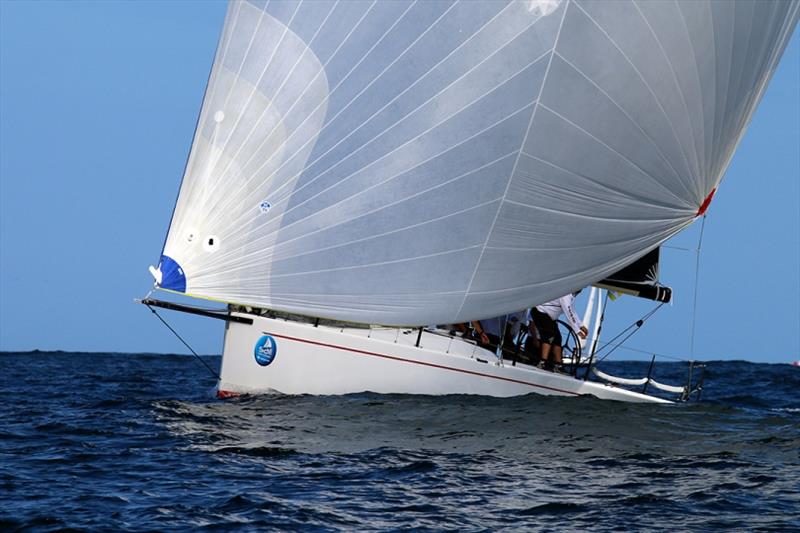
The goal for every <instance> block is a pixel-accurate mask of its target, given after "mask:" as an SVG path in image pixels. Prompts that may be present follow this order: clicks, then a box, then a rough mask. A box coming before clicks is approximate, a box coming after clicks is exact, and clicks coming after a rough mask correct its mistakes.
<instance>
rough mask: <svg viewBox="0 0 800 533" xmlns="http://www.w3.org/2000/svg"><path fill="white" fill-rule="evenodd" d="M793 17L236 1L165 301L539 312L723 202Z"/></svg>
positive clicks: (563, 4) (186, 184)
mask: <svg viewBox="0 0 800 533" xmlns="http://www.w3.org/2000/svg"><path fill="white" fill-rule="evenodd" d="M797 18H798V3H797V2H767V1H742V2H709V1H703V0H692V1H687V2H680V1H679V2H631V1H618V2H612V1H607V0H604V1H602V2H592V1H573V0H564V1H560V0H532V1H525V2H510V3H508V2H498V1H490V2H477V1H469V2H437V1H424V2H422V1H420V2H402V1H392V2H365V1H360V0H359V1H339V2H325V1H302V2H295V1H270V2H267V3H264V2H241V1H235V2H232V3H231V4H230V5H229V7H228V12H227V15H226V18H225V23H224V28H223V32H222V36H221V39H220V43H219V46H218V49H217V53H216V57H215V59H214V63H213V68H212V72H211V75H210V78H209V82H208V87H207V90H206V95H205V99H204V101H203V106H202V110H201V113H200V118H199V122H198V126H197V130H196V133H195V137H194V141H193V144H192V149H191V154H190V157H189V161H188V164H187V167H186V170H185V174H184V177H183V181H182V184H181V188H180V194H179V197H178V200H177V205H176V207H175V210H174V213H173V217H172V221H171V225H170V228H169V233H168V237H167V240H166V243H165V246H164V250H163V257H162V262H161V265H160V270H158V271H156V272H155V275H156V278H157V281H158V282H159V284H160V286H161V287H162V288H166V289H172V290H178V291H183V292H186V293H188V294H191V295H193V296H199V297H206V298H212V299H216V300H221V301H225V302H237V303H244V304H250V305H255V306H262V307H268V308H274V309H279V310H283V311H290V312H296V313H302V314H307V315H314V316H322V317H332V318H337V319H346V320H352V321H358V322H371V323H383V324H406V325H420V324H431V323H449V322H457V321H463V320H467V319H474V318H483V317H488V316H496V315H499V314H501V313H505V312H508V311H513V310H518V309H522V308H526V307H528V306H530V305H532V304H536V303H540V302H542V301H546V300H549V299H552V298H555V297H558V296H561V295H563V294H565V293H567V292H569V291H572V290H574V289H577V288H579V287H582V286H585V285H588V284H590V283H592V282H596V281H598V280H600V279H602V278H604V277H606V276H607V275H609V274H611V273H612V272H615V271H617V270H620V269H621V268H622V267H624V266H626V265H628V264H630V263H631V262H633V261H634V260H636V259H638V258H639V257H641V256H642V255H644V254H645V253H647V252H648V251H650V250H652V249H654V248H655V247H656V246H658V245H659V243H661V242H663V241H664V240H666V239H667V238H669V237H670V236H672V235H673V234H675V233H676V232H678V231H679V230H681V229H682V228H684V227H686V226H687V225H689V224H690V223H691V222H692V220H693V219H694V218H695V217H696V215H698V213H700V212H701V211H702V210H703V209H705V207H706V206H707V204H708V199H710V195H711V194H712V193H713V191H714V190H715V188H716V187H717V185H718V183H719V181H720V179H721V177H722V175H723V174H724V172H725V169H726V167H727V165H728V162H729V160H730V158H731V155H732V154H733V151H734V149H735V147H736V145H737V143H738V141H739V139H740V137H741V135H742V133H743V132H744V130H745V128H746V126H747V123H748V121H749V119H750V117H751V116H752V113H753V111H754V109H755V106H756V104H757V103H758V101H759V99H760V98H761V95H762V94H763V91H764V88H765V86H766V84H767V82H768V80H769V79H770V76H771V74H772V71H773V69H774V68H775V66H776V65H777V63H778V60H779V58H780V56H781V53H782V51H783V49H784V47H785V45H786V43H787V41H788V39H789V37H790V35H791V32H792V30H793V28H794V26H795V24H796V22H797Z"/></svg>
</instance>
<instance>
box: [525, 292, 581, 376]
mask: <svg viewBox="0 0 800 533" xmlns="http://www.w3.org/2000/svg"><path fill="white" fill-rule="evenodd" d="M580 292H581V291H577V292H574V293H572V294H567V295H565V296H562V297H561V298H557V299H555V300H552V301H549V302H547V303H544V304H542V305H537V306H536V307H534V308H533V309H531V318H532V319H533V323H534V324H535V326H536V329H537V330H538V332H539V354H540V356H541V359H542V362H541V363H540V364H543V366H544V368H546V369H548V370H555V369H556V367H560V365H561V342H562V339H561V332H560V331H558V324H557V323H556V320H558V317H559V316H561V315H562V314H564V315H565V316H566V317H567V321H568V322H569V324H570V326H571V327H572V329H573V330H574V331H575V332H576V333H577V334H578V336H579V337H580V338H582V339H585V338H586V334H587V333H588V330H587V329H586V326H584V325H583V322H582V321H581V319H580V318H579V317H578V313H576V312H575V308H574V305H575V297H576V296H577V295H578V293H580ZM551 355H552V357H551Z"/></svg>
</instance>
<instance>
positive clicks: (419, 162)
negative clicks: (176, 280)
mask: <svg viewBox="0 0 800 533" xmlns="http://www.w3.org/2000/svg"><path fill="white" fill-rule="evenodd" d="M534 104H535V103H530V104H527V105H525V106H524V107H522V108H520V109H517V110H515V111H514V112H512V113H510V114H509V115H507V116H504V117H502V118H500V119H499V120H497V121H496V122H494V123H492V124H490V125H489V126H487V127H485V128H483V129H481V130H480V131H478V132H476V133H474V134H472V135H470V136H469V137H467V138H466V139H463V140H462V141H460V142H458V143H457V144H454V145H452V146H450V147H448V148H447V150H444V151H442V152H438V153H436V154H434V155H433V156H430V157H427V158H425V159H422V160H419V161H417V162H415V164H414V165H413V166H411V167H409V168H405V169H403V170H402V171H400V172H397V173H395V174H394V175H392V176H390V177H388V178H386V179H385V180H383V181H381V182H379V183H376V184H374V185H371V186H370V187H368V188H366V189H363V190H361V191H359V192H358V193H356V194H355V195H353V196H351V197H348V198H345V199H343V200H340V201H338V202H336V203H333V204H331V205H328V206H326V207H325V208H323V209H322V210H320V211H317V212H316V213H314V214H315V215H317V214H319V213H321V212H324V211H326V210H331V209H335V208H336V207H338V206H339V205H340V204H342V203H343V202H346V201H350V200H352V198H354V197H357V196H359V195H361V194H364V193H365V192H368V191H369V190H372V189H374V188H376V187H379V186H381V185H383V184H385V183H387V182H389V181H391V180H393V179H396V178H398V177H400V176H403V175H404V174H405V173H407V172H409V171H411V170H413V169H415V168H418V167H420V166H422V165H424V164H425V163H427V162H429V161H432V160H434V159H436V158H438V157H440V156H441V155H442V154H444V153H447V152H450V151H452V150H454V149H456V148H458V147H460V146H462V145H464V144H466V143H468V142H469V141H471V140H473V139H475V138H477V137H480V136H481V135H482V134H483V133H485V132H487V131H489V130H491V129H492V128H494V127H496V126H498V125H500V124H502V123H503V122H505V121H506V120H508V119H510V118H513V117H515V116H516V115H519V114H520V113H523V112H524V111H526V110H527V109H529V108H531V107H532V106H533V105H534ZM440 124H441V123H438V124H436V125H435V126H433V127H431V128H430V129H429V130H426V131H425V132H423V133H422V134H420V135H419V136H421V135H423V134H424V133H427V132H428V131H430V130H431V129H433V128H435V127H436V126H439V125H440ZM419 136H418V137H419ZM413 140H414V139H412V141H413ZM409 142H411V141H409ZM515 152H516V151H515ZM512 153H513V152H512ZM384 157H385V156H384ZM368 166H369V165H368ZM362 170H363V169H362ZM348 177H352V174H351V175H350V176H348ZM339 183H341V181H339V182H337V183H336V184H333V185H331V186H330V187H328V188H327V189H325V190H330V189H331V188H333V187H335V186H337V185H338V184H339ZM323 192H325V191H323ZM320 194H321V193H320ZM315 196H316V195H315ZM312 198H313V197H312ZM287 200H288V198H287ZM310 200H311V199H308V200H306V201H310ZM303 203H305V201H304V202H303ZM303 203H301V204H298V205H295V206H293V207H292V208H289V209H287V210H286V211H285V212H284V215H286V214H288V213H290V212H292V211H293V210H294V209H296V208H299V207H301V206H302V205H303ZM304 220H305V218H303V219H299V220H296V221H294V222H291V223H289V224H286V225H284V226H281V227H280V228H276V229H275V230H273V231H271V232H269V233H265V234H263V235H260V236H259V237H257V238H256V239H254V240H253V241H252V242H253V243H254V244H258V243H259V242H261V241H263V240H266V239H268V238H269V237H270V236H272V235H274V234H276V233H277V232H278V231H285V230H287V229H289V228H291V227H293V226H295V225H297V224H300V223H302V222H303V221H304ZM268 224H269V222H264V223H262V224H260V225H257V226H255V229H254V231H257V230H259V229H261V228H263V227H265V226H267V225H268ZM218 255H219V257H218V259H217V260H215V261H210V262H209V263H208V264H209V266H213V265H215V264H217V263H220V262H223V261H224V260H225V259H226V256H225V255H223V254H218Z"/></svg>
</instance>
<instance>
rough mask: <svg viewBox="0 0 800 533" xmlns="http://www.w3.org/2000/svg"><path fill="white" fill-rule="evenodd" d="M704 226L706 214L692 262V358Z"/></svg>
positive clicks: (690, 350)
mask: <svg viewBox="0 0 800 533" xmlns="http://www.w3.org/2000/svg"><path fill="white" fill-rule="evenodd" d="M705 228H706V215H703V221H702V223H701V224H700V238H699V239H698V240H697V254H696V256H695V262H694V298H693V301H692V333H691V335H690V336H689V339H690V341H689V342H690V344H689V355H690V356H691V358H692V359H694V333H695V326H696V323H697V289H698V285H699V284H700V250H701V248H702V246H703V230H705Z"/></svg>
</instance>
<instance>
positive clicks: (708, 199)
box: [695, 187, 717, 217]
mask: <svg viewBox="0 0 800 533" xmlns="http://www.w3.org/2000/svg"><path fill="white" fill-rule="evenodd" d="M715 192H717V188H716V187H714V188H713V189H711V192H710V193H708V196H706V199H705V200H703V203H702V204H701V205H700V209H698V210H697V214H696V215H695V216H696V217H699V216H700V215H705V214H706V209H708V206H709V205H711V199H712V198H714V193H715Z"/></svg>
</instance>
